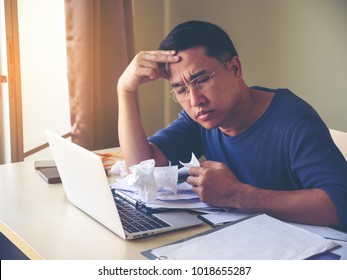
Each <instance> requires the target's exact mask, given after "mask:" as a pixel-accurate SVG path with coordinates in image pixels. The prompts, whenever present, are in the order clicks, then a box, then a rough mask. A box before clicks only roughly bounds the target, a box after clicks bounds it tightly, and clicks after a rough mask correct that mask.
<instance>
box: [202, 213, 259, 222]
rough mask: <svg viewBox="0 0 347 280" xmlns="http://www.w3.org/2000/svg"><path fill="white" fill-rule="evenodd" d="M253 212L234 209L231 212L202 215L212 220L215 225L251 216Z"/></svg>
mask: <svg viewBox="0 0 347 280" xmlns="http://www.w3.org/2000/svg"><path fill="white" fill-rule="evenodd" d="M251 215H253V214H250V213H246V212H242V211H238V210H234V211H229V212H219V213H211V214H205V215H202V216H203V217H204V218H205V219H206V220H208V221H210V223H211V224H213V225H223V224H225V223H228V222H235V221H237V220H240V219H243V218H246V217H249V216H251Z"/></svg>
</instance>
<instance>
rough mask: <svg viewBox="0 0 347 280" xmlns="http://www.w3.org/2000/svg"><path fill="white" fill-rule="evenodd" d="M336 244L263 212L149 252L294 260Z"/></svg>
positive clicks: (191, 257)
mask: <svg viewBox="0 0 347 280" xmlns="http://www.w3.org/2000/svg"><path fill="white" fill-rule="evenodd" d="M336 245H337V244H336V243H334V242H333V241H331V240H327V239H325V238H323V237H321V236H319V235H316V234H313V233H311V232H308V231H306V230H303V229H301V228H298V227H295V226H292V225H289V224H287V223H284V222H282V221H279V220H277V219H274V218H271V217H269V216H267V215H265V214H263V215H258V216H255V217H253V218H250V219H247V220H245V221H242V222H240V223H237V224H233V225H231V226H227V227H225V228H222V229H221V230H217V231H214V232H211V233H209V234H206V235H203V236H199V237H195V238H192V239H190V240H187V241H185V242H181V243H176V244H171V245H167V246H163V247H160V248H157V249H153V250H152V253H153V254H154V255H155V256H157V257H158V258H159V257H166V258H168V259H174V260H297V259H306V258H308V257H311V256H313V255H316V254H318V253H322V252H324V251H327V250H329V249H332V248H334V247H335V246H336Z"/></svg>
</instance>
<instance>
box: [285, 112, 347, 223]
mask: <svg viewBox="0 0 347 280" xmlns="http://www.w3.org/2000/svg"><path fill="white" fill-rule="evenodd" d="M287 139H290V140H289V141H288V142H289V143H288V147H289V150H288V153H289V157H288V158H290V161H291V167H292V172H293V174H294V176H296V177H297V178H298V180H300V182H301V185H302V186H304V188H321V189H322V190H324V191H325V192H326V193H327V194H328V195H329V197H330V198H331V200H332V201H333V202H334V204H335V206H336V208H337V212H338V216H339V220H340V224H341V227H342V229H343V230H347V162H346V160H345V158H344V157H343V155H342V153H341V152H340V151H339V149H338V148H337V147H336V145H335V144H334V142H333V141H332V138H331V135H330V133H329V129H328V128H327V127H326V126H325V124H324V123H323V122H322V121H321V119H320V118H319V117H313V116H311V117H308V118H305V119H302V120H300V121H298V122H297V123H296V125H295V127H294V128H293V129H292V130H290V132H289V135H288V138H287Z"/></svg>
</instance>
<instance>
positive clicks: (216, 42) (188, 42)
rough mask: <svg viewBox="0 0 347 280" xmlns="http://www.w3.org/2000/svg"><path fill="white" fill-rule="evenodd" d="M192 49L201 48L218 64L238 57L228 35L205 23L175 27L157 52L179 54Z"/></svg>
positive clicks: (188, 23) (189, 23) (189, 22)
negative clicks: (175, 52)
mask: <svg viewBox="0 0 347 280" xmlns="http://www.w3.org/2000/svg"><path fill="white" fill-rule="evenodd" d="M194 47H203V48H204V49H205V52H206V55H207V56H210V57H214V58H216V59H217V60H219V61H220V62H224V61H226V60H228V59H231V58H233V57H234V56H238V55H237V52H236V50H235V47H234V45H233V43H232V41H231V39H230V37H229V35H228V34H227V33H226V32H225V31H224V30H223V29H221V28H220V27H219V26H217V25H215V24H212V23H208V22H205V21H187V22H183V23H181V24H179V25H177V26H176V27H175V28H174V29H173V30H172V31H171V32H170V33H169V34H168V35H167V36H166V38H165V39H164V40H163V41H162V42H161V43H160V45H159V50H175V51H177V52H179V51H183V50H187V49H190V48H194Z"/></svg>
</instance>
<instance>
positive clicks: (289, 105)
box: [149, 88, 347, 230]
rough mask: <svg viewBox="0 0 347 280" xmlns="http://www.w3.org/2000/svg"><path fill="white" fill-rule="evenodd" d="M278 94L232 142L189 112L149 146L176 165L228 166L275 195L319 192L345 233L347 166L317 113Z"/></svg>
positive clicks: (287, 93)
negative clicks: (332, 205) (208, 162)
mask: <svg viewBox="0 0 347 280" xmlns="http://www.w3.org/2000/svg"><path fill="white" fill-rule="evenodd" d="M261 89H262V90H267V91H273V92H274V93H275V95H274V97H273V100H272V102H271V104H270V106H269V107H268V108H267V110H266V111H265V112H264V114H263V115H262V116H261V117H260V118H259V119H258V120H257V121H256V122H255V123H254V124H253V125H252V126H251V127H249V128H248V129H247V130H246V131H244V132H242V133H240V134H238V135H236V136H234V137H231V136H228V135H225V134H224V133H223V132H221V130H220V129H219V128H214V129H205V128H204V127H202V126H201V125H199V124H198V123H196V122H195V121H193V120H192V119H191V118H190V117H189V116H188V115H187V113H186V112H185V111H182V112H181V113H180V115H179V117H178V118H177V119H176V120H175V121H174V122H172V123H171V124H170V125H169V126H168V127H166V128H164V129H162V130H160V131H158V132H157V133H156V134H155V135H153V136H152V137H149V141H150V142H152V143H154V144H155V145H156V146H157V147H159V149H160V150H161V151H162V152H163V153H164V154H165V155H166V157H167V159H168V160H169V161H171V163H172V164H179V161H182V162H189V161H190V159H191V154H192V153H194V154H195V155H196V157H198V158H199V157H201V156H203V155H204V156H205V157H206V159H207V160H213V161H218V162H223V163H225V164H226V165H227V166H228V167H229V169H230V170H231V171H232V172H233V173H234V174H235V176H236V177H237V178H238V179H239V180H240V181H241V182H244V183H247V184H250V185H252V186H255V187H258V188H263V189H272V190H299V189H310V188H321V189H323V190H325V191H326V192H327V193H328V195H329V196H330V198H331V199H332V201H333V202H334V203H335V205H336V207H337V211H338V216H339V220H340V224H341V228H342V229H343V230H347V162H346V160H345V159H344V157H343V155H342V154H341V152H340V151H339V149H338V148H337V147H336V145H335V144H334V142H333V140H332V138H331V136H330V133H329V129H328V128H327V126H326V125H325V124H324V122H323V121H322V120H321V118H320V117H319V115H318V114H317V112H316V111H315V110H314V109H313V108H312V107H311V106H310V105H309V104H308V103H306V102H305V101H303V100H302V99H300V98H299V97H297V96H296V95H294V94H293V93H292V92H290V91H289V90H287V89H277V90H270V89H264V88H261Z"/></svg>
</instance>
